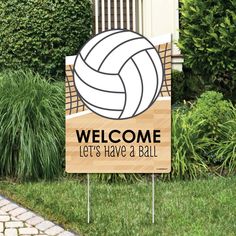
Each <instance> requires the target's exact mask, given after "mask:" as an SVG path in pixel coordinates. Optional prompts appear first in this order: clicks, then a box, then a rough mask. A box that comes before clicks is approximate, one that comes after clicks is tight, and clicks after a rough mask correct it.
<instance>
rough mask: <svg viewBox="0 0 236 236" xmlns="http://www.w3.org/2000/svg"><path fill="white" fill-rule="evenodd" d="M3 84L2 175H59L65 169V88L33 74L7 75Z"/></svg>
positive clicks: (0, 78) (0, 111) (0, 119)
mask: <svg viewBox="0 0 236 236" xmlns="http://www.w3.org/2000/svg"><path fill="white" fill-rule="evenodd" d="M0 81H1V83H0V94H1V96H0V176H12V177H16V178H18V179H38V178H45V179H50V178H53V177H55V176H58V174H59V173H60V172H61V171H62V166H63V158H62V156H63V151H64V89H63V88H62V87H61V86H58V85H56V84H50V83H49V82H47V81H46V80H44V79H42V78H41V77H40V76H39V75H37V74H36V75H34V74H33V73H32V72H30V71H27V72H23V71H18V72H6V73H4V74H0Z"/></svg>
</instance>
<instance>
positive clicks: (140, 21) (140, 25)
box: [138, 0, 143, 34]
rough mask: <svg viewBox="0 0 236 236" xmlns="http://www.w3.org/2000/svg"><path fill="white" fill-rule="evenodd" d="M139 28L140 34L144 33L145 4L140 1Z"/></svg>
mask: <svg viewBox="0 0 236 236" xmlns="http://www.w3.org/2000/svg"><path fill="white" fill-rule="evenodd" d="M138 27H139V30H138V31H139V33H140V34H142V33H143V4H142V0H138Z"/></svg>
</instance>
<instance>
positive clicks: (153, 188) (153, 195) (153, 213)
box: [152, 173, 155, 224]
mask: <svg viewBox="0 0 236 236" xmlns="http://www.w3.org/2000/svg"><path fill="white" fill-rule="evenodd" d="M154 177H155V176H154V173H153V174H152V223H153V224H154V221H155V181H154Z"/></svg>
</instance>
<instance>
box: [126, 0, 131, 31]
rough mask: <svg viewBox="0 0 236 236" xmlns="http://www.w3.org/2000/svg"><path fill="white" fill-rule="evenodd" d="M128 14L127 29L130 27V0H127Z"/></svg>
mask: <svg viewBox="0 0 236 236" xmlns="http://www.w3.org/2000/svg"><path fill="white" fill-rule="evenodd" d="M126 15H127V19H126V20H127V29H130V11H129V0H126Z"/></svg>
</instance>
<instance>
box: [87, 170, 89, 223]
mask: <svg viewBox="0 0 236 236" xmlns="http://www.w3.org/2000/svg"><path fill="white" fill-rule="evenodd" d="M89 184H90V182H89V174H87V199H88V202H87V207H88V208H87V213H88V224H89V223H90V189H89V187H90V186H89Z"/></svg>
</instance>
